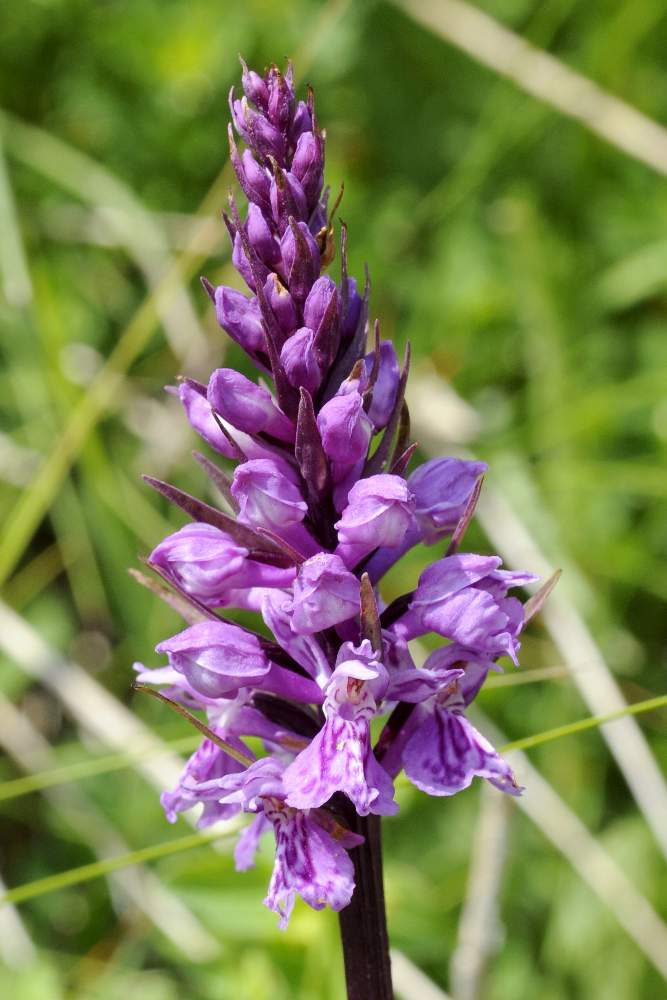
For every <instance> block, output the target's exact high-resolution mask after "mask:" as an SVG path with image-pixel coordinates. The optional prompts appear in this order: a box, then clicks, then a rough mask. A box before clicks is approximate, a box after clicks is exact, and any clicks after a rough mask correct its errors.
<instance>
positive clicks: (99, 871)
mask: <svg viewBox="0 0 667 1000" xmlns="http://www.w3.org/2000/svg"><path fill="white" fill-rule="evenodd" d="M226 839H229V838H228V836H227V835H225V834H221V833H220V831H217V832H215V831H209V832H208V833H191V834H189V835H188V836H187V837H179V838H178V839H177V840H169V841H167V842H166V843H164V842H163V843H161V844H152V845H151V846H150V847H140V848H139V850H137V851H130V852H129V853H128V854H120V855H118V857H115V858H105V859H104V860H103V861H93V862H92V863H91V864H89V865H81V866H80V867H79V868H69V869H68V870H67V871H65V872H58V873H57V874H56V875H47V876H46V878H38V879H35V881H34V882H26V883H25V884H24V885H18V886H16V888H15V889H10V890H9V891H8V892H6V893H4V894H3V895H2V896H0V906H2V905H3V904H4V903H24V902H25V901H26V900H28V899H35V898H36V897H37V896H44V895H45V894H46V893H47V892H55V891H56V890H57V889H65V888H67V887H68V886H71V885H81V883H82V882H90V881H91V879H94V878H99V877H100V876H101V875H108V874H110V872H115V871H118V870H119V869H120V868H128V867H129V866H130V865H138V864H142V863H143V862H145V861H156V860H157V859H158V858H165V857H168V856H169V855H170V854H179V853H181V852H182V851H190V850H192V848H194V847H201V846H203V845H204V844H210V843H211V842H212V841H213V840H218V841H222V840H226Z"/></svg>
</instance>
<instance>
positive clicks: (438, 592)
mask: <svg viewBox="0 0 667 1000" xmlns="http://www.w3.org/2000/svg"><path fill="white" fill-rule="evenodd" d="M500 563H501V560H500V559H499V558H498V557H497V556H478V555H471V554H469V553H466V554H462V555H453V556H446V557H445V558H444V559H440V560H438V562H436V563H433V565H431V566H429V567H428V569H426V570H425V571H424V572H423V573H422V575H421V577H420V578H419V584H418V586H417V590H416V591H415V592H414V594H413V595H412V598H411V600H410V605H409V610H408V611H407V613H406V614H405V615H403V616H401V617H400V618H399V619H398V621H397V622H396V625H395V626H394V627H395V628H396V629H397V630H400V631H401V633H402V634H403V635H404V636H405V638H406V639H413V638H415V637H416V636H418V635H424V634H425V633H426V632H437V633H438V635H442V636H444V637H446V638H447V639H451V640H452V641H453V642H457V643H459V644H460V645H461V646H464V647H465V648H467V649H471V650H475V651H477V652H478V653H480V654H483V655H485V656H486V657H488V658H490V659H494V658H496V657H498V656H509V657H511V658H512V660H513V661H514V662H515V663H516V662H517V652H518V649H519V641H518V636H519V633H520V631H521V628H522V625H523V605H522V604H521V602H520V601H519V600H518V599H517V598H516V597H507V592H508V590H510V589H511V588H512V587H523V586H525V585H526V584H527V583H532V582H534V580H535V579H536V577H534V576H533V575H531V574H528V573H510V572H507V571H505V570H500V569H499V568H498V567H499V566H500Z"/></svg>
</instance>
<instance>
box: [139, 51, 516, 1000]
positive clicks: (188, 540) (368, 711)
mask: <svg viewBox="0 0 667 1000" xmlns="http://www.w3.org/2000/svg"><path fill="white" fill-rule="evenodd" d="M242 82H243V96H242V97H241V98H240V99H237V97H236V96H235V94H234V91H232V94H231V95H230V108H231V115H232V120H233V124H234V127H235V129H236V132H237V134H238V136H240V138H241V139H242V140H243V142H244V143H245V148H244V149H243V151H242V152H240V151H239V149H238V148H237V146H236V141H235V138H234V133H233V130H232V128H231V126H230V129H229V140H230V147H231V158H232V162H233V165H234V168H235V170H236V175H237V177H238V181H239V184H240V186H241V188H242V190H243V192H244V194H245V196H246V198H247V200H248V208H247V212H246V214H245V218H243V217H242V216H241V213H240V212H239V210H238V209H237V206H236V203H235V201H234V198H233V197H231V196H230V202H229V211H228V213H227V214H226V215H225V222H226V225H227V228H228V231H229V235H230V239H231V242H232V259H233V262H234V264H235V266H236V268H237V270H238V272H239V274H240V275H241V277H242V279H243V281H244V282H245V284H246V285H247V288H248V292H247V293H242V292H240V291H237V290H235V289H232V288H228V287H225V286H220V287H217V288H215V287H213V286H212V285H211V284H210V282H208V281H207V280H206V279H204V281H203V283H204V287H205V288H206V291H207V292H208V294H209V295H210V297H211V299H212V301H213V303H214V304H215V309H216V314H217V318H218V321H219V323H220V325H221V326H222V327H223V329H224V330H226V331H227V333H228V334H229V335H230V337H232V339H233V340H234V341H235V342H236V343H237V344H238V345H239V346H240V347H241V348H242V349H243V350H244V351H245V353H246V354H247V355H248V357H249V358H250V360H251V361H252V363H253V365H254V366H255V368H256V369H257V370H258V372H259V373H260V381H259V382H258V383H256V382H254V381H251V380H249V379H248V378H247V377H246V376H244V375H242V374H240V373H238V372H236V371H234V370H232V369H228V368H222V369H218V370H217V371H215V372H213V373H212V375H211V377H210V379H209V382H208V385H203V384H200V383H198V382H196V381H193V380H192V379H188V378H184V379H182V380H181V382H180V384H179V385H178V388H177V389H175V390H173V391H175V392H177V393H178V395H179V396H180V399H181V401H182V404H183V407H184V409H185V413H186V415H187V418H188V419H189V421H190V423H191V424H192V426H193V427H194V428H195V429H196V430H197V432H198V433H199V434H200V435H201V437H202V438H203V439H204V441H205V442H206V443H207V445H208V446H209V448H210V449H212V450H213V452H216V453H217V455H218V456H219V457H221V458H222V459H224V460H225V461H224V463H223V465H222V466H221V465H220V464H219V461H212V459H211V458H210V457H207V456H205V455H201V454H197V455H196V457H197V459H198V461H199V462H200V464H201V465H202V467H203V469H204V470H205V472H206V473H207V475H208V476H209V478H210V480H211V482H212V484H213V486H214V487H215V489H216V490H217V492H218V493H219V494H220V497H221V501H222V502H221V504H220V506H211V505H210V504H207V503H204V502H203V501H201V500H198V499H196V498H195V497H192V496H189V495H188V494H186V493H183V492H182V491H181V490H179V489H177V488H176V487H175V486H170V485H168V484H166V483H162V482H159V481H158V480H155V479H151V478H150V477H146V478H147V481H148V482H149V483H150V484H151V485H152V486H154V487H155V488H156V489H157V490H159V491H160V492H161V493H162V494H163V495H165V496H166V497H167V498H168V499H169V500H171V501H172V502H174V503H175V504H177V505H178V506H179V507H181V508H182V509H183V510H184V511H185V512H186V513H187V514H188V516H189V518H190V522H189V523H188V524H186V525H185V526H184V527H182V528H181V529H180V530H179V531H177V532H176V533H175V534H173V535H170V536H169V537H168V538H166V539H164V540H163V541H162V542H160V544H159V545H158V546H157V547H156V548H155V550H154V551H153V553H152V554H151V556H150V558H149V564H150V565H151V567H152V568H153V569H154V570H155V572H156V573H157V574H159V576H160V577H162V581H163V582H161V583H157V582H155V581H149V580H146V579H144V582H146V583H147V584H148V585H149V586H150V587H151V588H152V589H153V590H156V591H157V592H158V593H159V594H160V596H161V597H163V598H164V599H165V600H166V601H167V602H168V603H169V604H170V605H171V606H172V607H174V608H175V609H176V610H177V611H179V613H180V614H181V615H182V617H183V618H184V620H185V622H186V625H187V627H186V628H185V629H184V630H183V631H181V632H179V633H178V634H177V635H175V636H173V637H171V638H169V639H167V640H165V641H164V642H161V643H160V644H159V645H158V647H157V651H158V652H159V653H163V654H165V655H166V656H167V659H168V665H167V666H162V667H158V668H155V669H146V668H145V667H143V666H141V665H137V669H138V670H139V677H138V682H139V683H138V686H139V687H141V688H143V689H146V688H147V685H157V686H158V688H160V689H161V694H160V695H159V696H160V697H162V699H163V700H169V701H170V702H171V703H172V704H173V705H175V706H176V707H177V708H178V710H179V711H180V712H181V714H183V715H185V716H186V717H187V718H188V719H189V720H190V721H192V722H193V724H195V725H196V726H197V728H199V729H200V731H202V733H203V736H204V738H203V741H202V744H201V746H200V748H199V749H198V750H197V752H196V753H195V754H194V755H193V756H192V757H191V758H190V760H189V761H188V763H187V765H186V767H185V770H184V772H183V775H182V777H181V780H180V782H179V784H178V787H177V788H175V789H173V790H172V791H169V792H165V793H164V795H163V797H162V802H163V805H164V808H165V812H166V815H167V818H168V819H169V820H170V821H171V822H175V821H176V820H177V818H178V814H179V813H180V812H182V811H184V810H187V809H191V808H193V807H195V806H200V807H201V810H202V811H201V814H200V817H199V821H198V822H199V826H200V827H205V826H207V825H210V824H212V823H214V822H216V821H218V820H220V819H225V818H229V817H231V816H233V815H235V814H237V813H239V812H245V813H248V814H250V815H251V816H252V817H253V819H252V822H251V823H250V825H249V826H247V827H246V829H245V830H244V832H243V834H242V835H241V837H240V839H239V842H238V845H237V848H236V853H235V858H236V866H237V868H239V869H245V868H248V867H251V866H252V865H253V864H254V858H255V852H256V849H257V846H258V843H259V840H260V837H261V836H262V835H263V834H264V833H271V834H272V835H273V837H274V840H275V848H276V853H275V864H274V868H273V875H272V877H271V881H270V884H269V888H268V893H267V896H266V899H265V900H264V902H265V904H266V905H267V906H268V907H269V908H270V909H271V910H273V911H275V912H276V913H277V914H278V916H279V920H280V926H281V927H286V926H287V923H288V921H289V918H290V914H291V912H292V909H293V907H294V903H295V897H296V895H300V896H301V897H302V899H303V900H304V901H305V902H306V903H307V904H308V905H309V906H312V907H313V908H315V909H321V908H323V907H324V906H326V905H329V906H331V907H332V908H333V909H334V910H337V911H340V912H341V930H342V940H343V950H344V955H345V965H346V974H347V984H348V996H349V997H350V998H362V997H363V998H364V1000H366V998H369V997H373V998H379V1000H386V998H389V997H391V996H392V989H391V975H390V968H389V952H388V943H387V931H386V923H385V913H384V899H383V889H382V860H381V851H380V817H382V816H389V815H392V814H393V813H395V812H396V811H397V810H398V805H397V803H396V801H395V799H394V778H395V777H396V775H397V774H398V773H399V772H400V771H401V770H405V773H406V775H407V777H408V778H409V779H410V780H411V781H412V782H413V783H414V784H415V785H417V787H419V788H420V789H422V790H423V791H424V792H426V793H427V794H429V795H437V796H448V795H453V794H455V793H456V792H458V791H461V790H462V789H464V788H466V787H468V786H469V785H470V784H471V782H472V780H473V778H474V777H475V776H478V777H480V778H484V779H486V780H488V781H490V782H491V783H492V784H494V785H495V786H496V787H497V788H498V789H500V790H501V791H503V792H508V793H510V794H512V795H514V794H518V792H519V791H520V789H519V787H518V785H517V782H516V780H515V778H514V775H513V774H512V772H511V770H510V768H509V767H508V765H507V764H506V763H505V761H503V760H502V758H501V757H500V756H499V755H498V754H497V753H496V752H495V750H494V749H493V747H492V746H491V745H490V744H489V743H488V741H487V740H486V739H485V738H484V737H483V736H482V735H481V734H480V733H479V732H477V730H476V729H475V728H474V727H473V726H472V725H471V723H470V722H469V721H468V720H467V719H466V716H465V710H466V707H467V706H468V705H469V704H470V702H471V701H472V699H473V698H474V697H475V696H476V694H477V692H478V691H479V690H480V688H481V687H482V685H483V683H484V681H485V679H486V676H487V674H488V672H489V670H493V669H500V668H498V666H497V661H498V659H499V658H500V657H504V656H508V657H509V658H510V659H511V660H512V661H513V662H514V663H516V662H517V661H516V657H517V652H518V649H519V635H520V632H521V630H522V628H523V625H524V609H523V605H522V604H521V603H520V601H519V600H517V598H516V597H510V596H508V593H509V591H510V590H512V589H513V588H516V587H522V586H523V585H524V584H526V583H530V582H531V581H532V580H533V579H534V577H532V576H530V575H528V574H524V573H511V572H507V571H505V570H502V569H501V568H500V560H499V559H498V558H496V557H495V556H488V555H471V554H459V553H458V547H459V545H460V543H461V540H462V538H463V535H464V533H465V529H466V527H467V525H468V523H469V521H470V519H471V517H472V516H473V512H474V507H475V502H476V498H477V495H478V492H479V486H480V482H481V476H482V474H483V472H484V469H485V467H484V465H483V464H481V463H476V462H465V461H460V460H457V459H453V458H442V459H435V460H432V461H429V462H426V463H425V464H423V465H421V466H419V467H418V468H417V469H416V470H415V471H413V472H412V473H409V467H410V462H411V460H412V458H413V456H414V452H415V445H413V444H411V443H410V421H409V414H408V409H407V406H406V404H405V399H404V395H405V386H406V380H407V375H408V363H409V353H407V354H406V357H405V359H404V361H403V364H402V365H401V364H399V359H398V358H397V356H396V352H395V350H394V348H393V346H392V344H391V343H389V342H387V341H382V340H381V339H380V336H379V331H378V327H377V324H375V328H374V331H373V336H372V338H370V339H371V344H370V345H369V344H368V341H369V323H368V284H367V283H366V287H365V289H364V291H363V293H360V290H359V288H358V286H357V284H356V282H355V280H354V278H351V277H349V276H348V274H347V266H346V249H345V244H346V233H345V227H344V226H343V227H342V231H341V233H340V241H339V243H340V249H339V257H340V278H339V280H338V282H336V281H334V279H333V278H332V277H330V276H329V275H328V274H326V273H323V272H324V269H325V268H327V267H328V265H329V264H330V263H331V262H332V260H333V258H334V255H335V245H336V240H335V236H334V228H333V225H332V220H331V218H330V216H329V215H328V208H327V192H326V191H323V168H324V134H323V133H322V132H321V130H320V128H319V125H318V122H317V119H316V115H315V106H314V99H313V95H312V93H309V95H308V99H307V101H305V102H304V101H301V100H297V99H296V97H295V93H294V88H293V82H292V71H291V67H289V68H288V71H287V73H286V74H285V75H283V74H282V73H281V72H280V71H279V70H278V69H277V68H276V67H275V66H272V67H271V68H270V69H269V70H268V71H267V72H266V73H265V75H264V76H260V75H258V74H257V73H255V72H253V71H252V70H249V69H248V68H247V67H246V66H245V64H243V81H242ZM443 540H446V545H445V548H444V554H442V552H440V553H439V554H438V555H437V556H436V558H435V560H434V561H433V562H432V564H431V565H430V566H429V568H428V569H427V570H426V571H425V572H424V573H423V574H422V576H421V577H420V579H419V580H418V581H416V582H415V586H414V587H413V589H412V590H411V591H410V592H409V593H406V594H404V595H403V596H402V597H400V598H398V599H397V600H395V601H394V602H393V603H392V604H390V605H389V606H388V607H385V605H384V603H383V601H382V598H381V596H380V593H379V589H378V587H379V584H380V582H381V580H382V577H383V575H384V574H385V573H386V571H387V570H388V569H389V568H390V567H391V566H392V565H394V564H395V563H396V561H397V560H398V559H400V558H401V556H402V555H403V554H404V553H405V552H406V551H408V550H409V549H410V548H411V547H413V546H415V545H418V544H424V545H427V546H430V545H438V543H441V542H442V541H443ZM440 547H441V546H439V548H440ZM533 607H534V605H533ZM226 608H239V609H244V610H250V611H252V612H255V613H256V614H257V624H258V629H257V630H253V629H251V628H249V627H242V626H240V625H239V624H237V623H235V622H234V621H233V620H232V619H231V618H228V617H226V615H225V613H224V609H226ZM244 620H247V619H244ZM427 633H435V634H436V635H438V636H441V637H442V638H443V640H444V642H443V644H442V645H441V647H440V648H438V649H436V651H435V652H433V653H432V654H431V655H430V657H429V658H428V660H427V661H426V663H425V664H424V666H423V667H420V668H418V667H417V666H416V665H415V663H414V661H413V659H412V655H411V652H410V646H409V643H410V640H412V639H414V638H416V637H418V636H421V635H425V634H427ZM149 689H150V690H154V691H155V688H154V687H153V688H149ZM193 712H194V713H198V714H192V713H193ZM383 715H386V716H387V720H386V723H385V725H384V729H383V730H382V733H381V735H380V738H379V741H378V743H377V745H376V746H375V747H373V746H372V741H371V721H372V720H373V719H374V718H375V717H377V716H383ZM203 719H205V720H206V721H205V722H204V721H203ZM247 737H259V738H260V739H261V741H262V746H263V748H264V749H263V752H262V754H261V755H259V756H257V755H256V754H255V753H254V752H253V751H252V750H251V749H250V747H249V746H248V744H247V743H246V742H245V739H246V738H247ZM253 745H255V744H253Z"/></svg>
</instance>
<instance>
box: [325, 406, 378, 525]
mask: <svg viewBox="0 0 667 1000" xmlns="http://www.w3.org/2000/svg"><path fill="white" fill-rule="evenodd" d="M317 426H318V428H319V431H320V435H321V437H322V446H323V448H324V451H325V453H326V455H327V458H328V459H329V460H330V463H331V475H332V478H333V481H334V483H335V484H336V489H335V490H334V504H335V507H336V510H342V509H343V507H345V504H346V503H347V497H348V493H349V491H350V488H351V487H352V486H353V485H354V483H355V482H356V480H357V478H358V476H359V473H360V472H361V469H362V467H363V463H364V461H365V459H366V455H367V453H368V446H369V444H370V440H371V436H372V433H373V425H372V424H371V422H370V420H369V419H368V416H367V415H366V413H365V412H364V401H363V398H362V396H361V394H360V393H359V392H354V391H353V392H344V393H342V394H339V395H337V396H334V398H333V399H330V400H329V402H328V403H325V404H324V406H323V407H322V409H321V410H320V412H319V414H318V415H317Z"/></svg>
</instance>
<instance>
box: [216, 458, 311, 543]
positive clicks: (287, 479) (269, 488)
mask: <svg viewBox="0 0 667 1000" xmlns="http://www.w3.org/2000/svg"><path fill="white" fill-rule="evenodd" d="M231 491H232V495H233V497H234V499H235V500H236V501H237V503H238V504H239V515H238V516H239V521H241V522H242V523H244V524H251V525H254V526H257V527H260V528H268V529H269V530H270V531H273V532H275V533H276V534H278V535H280V537H281V538H284V539H285V540H286V541H287V542H289V543H290V544H291V545H293V546H295V547H296V548H297V550H298V551H299V552H301V553H302V554H303V555H311V554H312V553H313V552H316V551H317V549H318V546H317V544H316V542H315V541H314V539H313V538H312V536H311V535H310V534H309V532H308V531H307V529H306V528H305V527H304V526H303V525H302V523H301V522H302V521H303V519H304V518H305V516H306V514H307V512H308V505H307V503H306V501H305V500H304V498H303V494H302V492H301V488H300V485H299V480H298V476H297V474H296V472H294V471H293V470H292V468H291V467H290V466H289V465H288V464H287V462H285V461H283V460H282V459H279V458H272V459H268V458H267V459H256V460H254V461H250V462H243V463H242V464H241V465H238V466H237V468H236V471H235V472H234V479H233V482H232V487H231Z"/></svg>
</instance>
